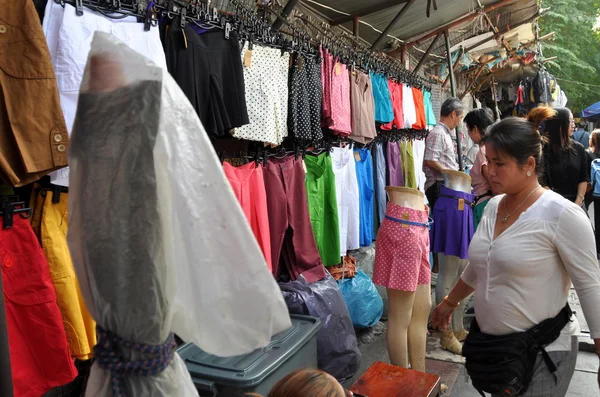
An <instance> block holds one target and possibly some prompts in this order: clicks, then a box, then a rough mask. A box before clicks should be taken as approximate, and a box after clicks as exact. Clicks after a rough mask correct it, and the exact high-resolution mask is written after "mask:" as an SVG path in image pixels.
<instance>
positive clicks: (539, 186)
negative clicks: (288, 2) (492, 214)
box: [502, 185, 542, 223]
mask: <svg viewBox="0 0 600 397" xmlns="http://www.w3.org/2000/svg"><path fill="white" fill-rule="evenodd" d="M541 187H542V186H541V185H538V187H536V188H535V189H533V190H532V191H531V193H529V194H528V195H527V197H525V200H523V202H522V203H521V204H519V206H518V207H517V208H515V209H514V210H513V211H512V212H511V213H510V214H509V213H508V210H507V209H506V196H505V197H504V212H505V213H506V216H505V217H504V218H502V223H506V221H508V218H510V217H511V216H512V214H514V213H515V212H517V210H518V209H519V208H521V207H522V206H523V204H525V202H526V201H527V200H528V199H529V197H531V195H532V194H533V193H535V192H537V190H538V189H539V188H541Z"/></svg>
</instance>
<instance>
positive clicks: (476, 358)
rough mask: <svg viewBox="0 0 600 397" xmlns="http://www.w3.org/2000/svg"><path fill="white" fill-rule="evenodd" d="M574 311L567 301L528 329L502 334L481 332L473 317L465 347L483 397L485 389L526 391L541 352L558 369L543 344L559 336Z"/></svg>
mask: <svg viewBox="0 0 600 397" xmlns="http://www.w3.org/2000/svg"><path fill="white" fill-rule="evenodd" d="M572 314H573V312H572V311H571V308H570V307H569V304H568V303H567V305H566V306H565V307H564V308H563V309H562V310H561V311H560V313H558V315H557V316H556V317H554V318H550V319H547V320H544V321H542V322H541V323H540V324H538V325H536V326H535V327H533V328H531V329H529V330H527V331H525V332H518V333H514V334H509V335H501V336H494V335H488V334H484V333H482V332H481V330H480V329H479V326H478V325H477V321H476V320H475V319H473V322H472V323H471V329H470V333H469V336H468V337H467V339H466V340H465V344H464V346H463V350H462V353H463V356H465V359H466V368H467V372H468V373H469V376H470V377H471V381H472V382H473V386H474V387H475V388H476V389H477V391H478V392H479V393H480V394H481V395H482V396H484V397H485V395H484V394H483V392H487V393H491V394H498V395H501V396H519V395H521V394H523V393H525V392H526V391H527V388H528V387H529V383H530V382H531V378H532V377H533V369H534V366H535V361H536V359H537V355H538V353H539V352H542V355H543V358H544V361H545V362H546V365H547V366H548V369H549V370H550V372H552V373H554V372H556V365H554V363H553V362H552V359H551V358H550V356H549V355H548V353H547V352H546V350H545V349H544V348H545V347H546V346H548V345H549V344H551V343H552V342H554V341H555V340H556V339H557V338H558V337H559V336H560V332H561V331H562V329H563V328H564V327H565V325H567V323H568V322H569V321H570V319H571V316H572Z"/></svg>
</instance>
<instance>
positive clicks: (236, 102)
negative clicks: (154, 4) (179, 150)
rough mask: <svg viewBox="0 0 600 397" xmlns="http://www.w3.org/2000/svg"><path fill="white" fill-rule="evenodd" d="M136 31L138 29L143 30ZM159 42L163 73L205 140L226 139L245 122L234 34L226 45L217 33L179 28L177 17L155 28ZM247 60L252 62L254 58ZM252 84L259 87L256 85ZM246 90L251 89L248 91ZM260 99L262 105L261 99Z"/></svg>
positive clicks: (240, 72) (244, 97)
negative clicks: (191, 111) (164, 65)
mask: <svg viewBox="0 0 600 397" xmlns="http://www.w3.org/2000/svg"><path fill="white" fill-rule="evenodd" d="M138 28H139V29H143V26H139V27H138ZM161 38H162V40H163V44H164V48H165V50H164V51H165V53H166V58H167V67H168V70H169V73H171V75H172V76H173V77H174V78H175V81H177V83H178V84H179V87H181V89H182V90H183V92H184V93H185V95H186V97H187V98H188V99H189V101H190V103H191V104H192V106H194V109H196V112H197V113H198V116H199V117H200V121H201V122H202V125H204V128H205V129H206V132H207V133H208V134H209V135H210V136H212V137H224V136H229V134H230V131H231V130H232V129H233V128H239V127H241V126H243V125H246V124H248V123H250V119H249V116H248V110H247V106H246V94H245V93H246V87H245V83H244V69H243V68H242V59H241V58H240V53H241V51H240V44H239V43H240V42H239V40H238V39H237V36H236V33H235V31H232V32H230V38H229V40H227V39H226V38H225V37H224V35H223V32H222V31H220V30H216V31H208V32H205V33H202V34H198V33H196V32H195V31H194V29H192V27H191V26H190V25H189V24H187V25H185V27H184V28H182V27H181V24H180V21H179V18H178V17H177V18H174V19H173V20H171V21H170V23H169V24H164V25H162V26H161ZM252 58H253V59H254V56H253V57H252ZM257 58H260V57H257ZM255 62H256V63H258V64H259V67H260V66H267V65H268V66H271V64H267V65H261V61H260V60H259V61H255ZM264 62H268V61H267V60H265V61H264ZM252 70H254V69H252ZM277 70H279V69H277ZM259 78H260V76H259ZM259 81H260V80H259ZM278 81H279V80H277V79H275V80H272V81H270V83H269V84H270V85H271V84H272V85H273V87H274V88H275V89H277V88H280V89H282V90H283V89H284V88H287V85H286V84H285V82H284V86H283V87H282V86H281V83H280V84H279V86H277V85H276V84H277V82H278ZM252 83H253V84H258V85H259V84H260V82H256V81H253V82H252ZM251 87H255V86H250V87H249V88H251ZM249 92H252V91H249ZM268 92H269V93H271V97H269V99H271V100H273V98H272V96H273V95H275V94H276V93H278V92H279V91H276V90H271V89H269V90H268ZM274 93H275V94H274ZM261 99H262V100H264V97H261ZM263 105H264V106H268V104H262V103H260V104H259V103H254V104H253V106H258V107H261V106H263ZM280 110H281V112H284V111H286V112H287V107H285V106H282V107H281V108H280ZM257 111H260V110H257ZM255 114H256V113H255ZM278 119H279V120H280V122H281V120H282V122H283V127H282V128H285V124H286V121H287V119H286V118H283V119H282V118H281V117H278ZM279 132H280V131H279ZM271 133H272V132H271ZM280 133H281V132H280Z"/></svg>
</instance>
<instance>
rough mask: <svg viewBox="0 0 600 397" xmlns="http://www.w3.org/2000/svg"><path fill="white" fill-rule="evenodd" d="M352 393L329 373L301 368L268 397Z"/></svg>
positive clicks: (326, 396)
mask: <svg viewBox="0 0 600 397" xmlns="http://www.w3.org/2000/svg"><path fill="white" fill-rule="evenodd" d="M351 395H352V394H351V393H349V392H346V391H344V388H343V387H342V385H341V384H340V383H339V382H338V381H337V380H336V379H335V378H334V377H333V376H331V375H329V374H328V373H326V372H323V371H319V370H317V369H301V370H298V371H295V372H292V373H291V374H289V375H288V376H286V377H285V378H283V379H281V380H280V381H279V382H277V384H276V385H275V386H274V387H273V389H272V390H271V392H270V393H269V396H268V397H307V396H310V397H346V396H351ZM251 396H252V394H251ZM255 396H256V395H255ZM256 397H260V396H256Z"/></svg>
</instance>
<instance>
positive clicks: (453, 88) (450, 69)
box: [444, 31, 465, 171]
mask: <svg viewBox="0 0 600 397" xmlns="http://www.w3.org/2000/svg"><path fill="white" fill-rule="evenodd" d="M444 37H445V39H446V61H447V62H448V73H449V74H450V93H451V94H452V96H453V97H455V96H456V83H455V82H454V70H453V65H452V54H451V53H450V34H449V33H448V31H446V32H444ZM456 151H457V154H458V170H459V171H464V169H465V168H464V166H463V158H462V146H461V143H460V128H458V126H457V127H456Z"/></svg>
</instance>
